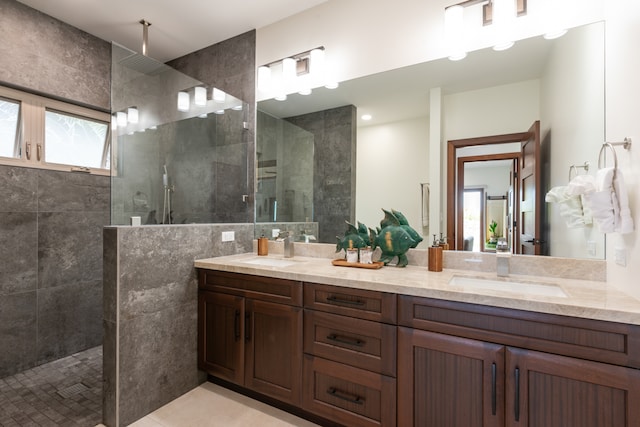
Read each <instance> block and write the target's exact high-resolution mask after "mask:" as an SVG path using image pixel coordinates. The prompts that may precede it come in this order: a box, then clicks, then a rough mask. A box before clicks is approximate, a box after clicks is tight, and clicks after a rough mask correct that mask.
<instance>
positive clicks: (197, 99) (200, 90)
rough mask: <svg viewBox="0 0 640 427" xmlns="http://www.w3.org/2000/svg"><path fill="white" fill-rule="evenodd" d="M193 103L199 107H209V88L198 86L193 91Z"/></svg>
mask: <svg viewBox="0 0 640 427" xmlns="http://www.w3.org/2000/svg"><path fill="white" fill-rule="evenodd" d="M193 103H194V104H196V105H197V106H198V107H204V106H205V105H207V88H206V87H203V86H196V87H195V88H194V89H193Z"/></svg>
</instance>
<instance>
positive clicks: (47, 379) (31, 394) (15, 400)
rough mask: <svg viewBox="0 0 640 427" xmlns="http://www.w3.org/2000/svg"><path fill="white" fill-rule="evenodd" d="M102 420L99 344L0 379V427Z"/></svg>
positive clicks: (69, 425) (75, 426)
mask: <svg viewBox="0 0 640 427" xmlns="http://www.w3.org/2000/svg"><path fill="white" fill-rule="evenodd" d="M101 421H102V347H94V348H92V349H89V350H86V351H83V352H80V353H76V354H74V355H71V356H68V357H65V358H63V359H59V360H55V361H53V362H50V363H46V364H44V365H40V366H37V367H35V368H33V369H29V370H27V371H24V372H21V373H19V374H16V375H12V376H10V377H6V378H2V379H0V427H24V426H28V427H31V426H33V427H91V426H95V425H96V424H98V423H100V422H101Z"/></svg>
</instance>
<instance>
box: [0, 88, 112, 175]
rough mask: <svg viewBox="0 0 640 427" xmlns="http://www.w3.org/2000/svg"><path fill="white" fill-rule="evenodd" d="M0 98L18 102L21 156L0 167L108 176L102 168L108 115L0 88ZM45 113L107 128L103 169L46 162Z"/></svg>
mask: <svg viewBox="0 0 640 427" xmlns="http://www.w3.org/2000/svg"><path fill="white" fill-rule="evenodd" d="M0 97H2V98H6V99H8V100H13V101H18V102H20V116H19V118H18V131H17V133H18V135H17V137H18V138H19V143H18V150H19V153H21V155H20V157H17V158H15V157H0V164H2V165H9V166H21V167H29V168H36V169H50V170H57V171H66V172H85V173H90V174H95V175H106V176H109V175H110V174H111V171H110V168H105V167H104V166H105V161H106V159H107V155H108V153H109V150H110V146H111V115H110V114H109V113H106V112H103V111H98V110H94V109H91V108H88V107H83V106H80V105H77V104H72V103H69V102H65V101H59V100H55V99H51V98H47V97H44V96H40V95H36V94H33V93H29V92H25V91H22V90H17V89H12V88H8V87H6V86H1V85H0ZM47 110H50V111H54V112H57V113H60V114H66V115H70V116H76V117H78V118H81V119H87V120H92V121H97V122H101V123H104V124H105V125H107V133H106V136H105V140H104V146H103V148H102V160H101V165H102V167H100V168H90V167H84V166H80V165H72V164H63V163H53V162H47V161H46V159H45V158H44V153H45V144H46V140H45V113H46V111H47Z"/></svg>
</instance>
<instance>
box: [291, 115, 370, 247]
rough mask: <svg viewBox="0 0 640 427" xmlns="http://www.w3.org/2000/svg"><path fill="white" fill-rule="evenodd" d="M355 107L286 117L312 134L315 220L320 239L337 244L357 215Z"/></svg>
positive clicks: (320, 240)
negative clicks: (338, 237)
mask: <svg viewBox="0 0 640 427" xmlns="http://www.w3.org/2000/svg"><path fill="white" fill-rule="evenodd" d="M356 113H357V111H356V107H355V106H353V105H346V106H344V107H338V108H333V109H330V110H324V111H318V112H317V113H309V114H304V115H301V116H295V117H287V118H286V119H285V120H287V121H289V122H291V123H293V124H294V125H296V126H299V127H301V128H302V129H304V130H306V131H309V132H311V133H313V135H314V136H315V145H314V163H315V164H314V168H313V207H314V217H313V220H314V221H316V222H317V223H318V224H319V231H318V241H319V242H323V243H334V242H335V238H336V236H342V235H343V234H344V231H345V224H344V221H345V220H349V221H350V222H351V223H354V222H355V216H356V142H357V141H356V123H357V121H356Z"/></svg>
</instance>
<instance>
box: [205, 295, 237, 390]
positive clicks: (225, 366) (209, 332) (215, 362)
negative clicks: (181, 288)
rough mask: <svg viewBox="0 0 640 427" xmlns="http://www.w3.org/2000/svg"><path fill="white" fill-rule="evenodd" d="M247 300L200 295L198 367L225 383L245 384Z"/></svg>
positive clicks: (231, 296)
mask: <svg viewBox="0 0 640 427" xmlns="http://www.w3.org/2000/svg"><path fill="white" fill-rule="evenodd" d="M243 330H244V298H242V297H238V296H234V295H227V294H221V293H218V292H210V291H202V290H201V291H199V293H198V367H199V368H200V369H202V370H203V371H205V372H207V373H209V374H211V375H215V376H217V377H220V378H223V379H225V380H228V381H231V382H234V383H237V384H243V382H244V343H243V340H242V335H243V334H242V331H243Z"/></svg>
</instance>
